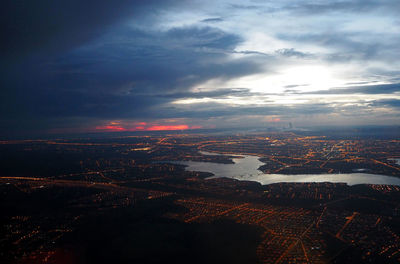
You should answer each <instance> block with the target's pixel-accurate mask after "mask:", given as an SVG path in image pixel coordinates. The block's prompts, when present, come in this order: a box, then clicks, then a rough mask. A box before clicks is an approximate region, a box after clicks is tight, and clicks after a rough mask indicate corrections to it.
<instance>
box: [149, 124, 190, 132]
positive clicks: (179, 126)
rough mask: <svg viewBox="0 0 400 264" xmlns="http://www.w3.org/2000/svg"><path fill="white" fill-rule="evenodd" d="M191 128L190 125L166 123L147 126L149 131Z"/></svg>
mask: <svg viewBox="0 0 400 264" xmlns="http://www.w3.org/2000/svg"><path fill="white" fill-rule="evenodd" d="M186 129H189V126H188V125H165V126H157V125H155V126H151V127H148V128H146V130H147V131H159V130H186Z"/></svg>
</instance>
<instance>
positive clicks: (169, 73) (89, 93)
mask: <svg viewBox="0 0 400 264" xmlns="http://www.w3.org/2000/svg"><path fill="white" fill-rule="evenodd" d="M240 42H241V39H240V38H239V37H238V36H236V35H233V34H228V33H226V32H224V31H222V30H219V29H216V28H212V27H181V28H173V29H170V30H168V31H166V32H158V31H154V32H153V31H144V30H139V29H135V28H132V27H127V26H120V27H118V29H117V30H110V31H108V32H107V33H105V34H103V36H101V37H99V38H97V39H96V40H95V41H91V42H89V43H88V44H85V45H81V46H80V47H79V48H75V49H73V50H71V51H64V52H61V53H60V54H59V55H57V56H53V58H51V59H49V58H46V59H36V60H32V61H27V63H26V64H24V65H23V66H19V67H17V68H16V69H15V70H14V71H12V72H11V74H12V75H13V76H12V77H10V78H9V79H7V81H8V83H9V84H10V85H11V86H10V87H11V89H10V90H9V92H8V96H5V97H4V98H3V101H4V104H2V107H3V108H4V109H5V110H6V111H5V112H3V113H7V116H6V118H7V119H8V120H12V119H13V118H17V119H19V120H32V119H35V118H37V119H41V120H42V121H43V119H48V120H52V119H53V118H73V117H80V118H88V117H90V118H97V119H99V118H155V117H158V116H164V117H174V116H173V114H174V112H168V111H164V110H163V105H166V104H168V103H169V102H171V101H173V100H176V99H179V98H189V97H195V98H204V97H223V96H230V95H236V96H238V95H244V94H247V93H248V90H247V89H221V90H219V91H209V92H198V93H192V92H188V89H189V88H190V87H192V86H193V85H195V84H200V83H202V82H204V81H206V80H208V79H211V78H219V79H229V78H232V77H237V76H242V75H246V74H252V73H255V72H259V71H260V68H259V65H257V64H256V63H254V62H252V61H251V60H249V59H245V58H244V59H238V60H235V61H226V58H227V54H229V53H230V52H232V50H233V49H234V48H235V46H236V45H237V44H238V43H240ZM16 79H18V81H16ZM3 93H4V91H3ZM42 123H43V122H42Z"/></svg>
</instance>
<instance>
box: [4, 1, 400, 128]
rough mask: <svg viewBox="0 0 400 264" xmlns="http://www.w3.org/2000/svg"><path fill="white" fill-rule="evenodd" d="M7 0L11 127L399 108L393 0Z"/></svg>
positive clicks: (357, 116)
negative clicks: (116, 0) (299, 0)
mask: <svg viewBox="0 0 400 264" xmlns="http://www.w3.org/2000/svg"><path fill="white" fill-rule="evenodd" d="M3 7H4V8H2V10H1V14H0V15H1V16H0V17H1V22H2V23H1V28H0V34H1V37H2V39H6V40H7V41H4V42H2V44H1V55H2V58H4V59H3V60H2V62H1V63H0V65H1V66H2V69H4V70H3V71H2V72H1V73H0V74H1V75H0V82H1V83H0V84H1V87H2V88H1V89H2V90H1V92H2V96H1V99H0V103H1V106H0V110H1V121H2V122H1V130H2V131H3V134H4V135H12V134H14V133H26V134H29V133H34V132H48V131H82V132H83V131H93V130H95V129H96V127H97V128H107V127H109V128H112V129H114V130H115V131H118V130H121V131H122V130H135V128H136V127H143V126H140V125H138V126H136V125H135V124H137V123H140V122H145V123H146V124H147V123H148V124H152V125H149V126H145V127H143V129H142V130H148V128H151V127H152V126H153V127H159V128H165V129H166V130H169V129H170V128H174V127H175V128H183V127H185V128H189V129H190V128H199V127H205V128H207V127H208V128H211V127H221V128H222V127H246V126H257V125H261V126H270V125H282V126H283V125H285V124H287V123H288V122H292V123H294V124H295V125H296V124H297V125H299V126H302V125H309V126H311V125H317V124H321V123H324V122H325V123H326V124H335V125H351V124H357V125H368V124H399V121H400V118H399V117H400V112H399V111H400V109H399V104H398V102H399V100H400V85H399V83H400V61H399V60H398V59H399V54H400V48H399V47H400V39H399V37H398V36H399V33H400V20H399V19H398V16H397V14H398V12H399V11H400V5H399V3H398V1H396V0H385V1H379V3H378V2H376V1H346V0H341V1H311V0H310V1H302V2H301V3H298V2H296V3H294V2H293V1H268V2H259V1H248V2H247V3H246V2H243V1H218V2H217V3H215V2H214V1H172V0H169V1H162V2H160V1H118V3H110V2H109V1H85V3H82V1H56V2H54V1H41V2H40V3H36V2H35V1H33V2H32V1H18V2H15V1H8V0H7V1H6V2H5V3H4V4H3ZM273 120H275V121H273ZM276 120H279V122H276ZM272 121H273V122H272ZM112 123H115V124H118V125H112ZM276 123H278V124H276ZM100 130H101V129H100ZM137 130H141V129H137Z"/></svg>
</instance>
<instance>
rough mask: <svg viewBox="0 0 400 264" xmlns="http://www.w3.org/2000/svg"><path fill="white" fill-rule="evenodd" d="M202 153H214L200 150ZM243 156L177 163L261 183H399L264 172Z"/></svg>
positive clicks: (347, 175)
mask: <svg viewBox="0 0 400 264" xmlns="http://www.w3.org/2000/svg"><path fill="white" fill-rule="evenodd" d="M202 154H204V155H216V154H215V153H210V152H202ZM241 157H243V158H234V159H233V162H235V164H220V163H212V162H198V161H179V162H176V163H178V164H182V165H186V166H187V167H186V170H188V171H203V172H211V173H213V174H214V175H215V176H213V178H219V177H227V178H234V179H238V180H248V181H257V182H260V183H261V184H271V183H277V182H345V183H347V184H348V185H354V184H390V185H399V186H400V178H396V177H390V176H384V175H378V174H368V173H342V174H297V175H286V174H264V173H263V172H261V171H259V170H258V168H259V167H260V166H261V165H263V164H264V163H262V162H261V161H259V160H258V159H259V157H257V156H249V155H241Z"/></svg>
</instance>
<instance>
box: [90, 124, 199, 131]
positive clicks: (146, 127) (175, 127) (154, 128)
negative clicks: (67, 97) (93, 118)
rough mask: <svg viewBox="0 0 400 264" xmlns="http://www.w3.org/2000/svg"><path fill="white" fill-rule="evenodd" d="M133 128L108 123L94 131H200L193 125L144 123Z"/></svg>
mask: <svg viewBox="0 0 400 264" xmlns="http://www.w3.org/2000/svg"><path fill="white" fill-rule="evenodd" d="M135 125H136V126H134V127H129V126H128V127H127V126H123V125H122V124H121V123H116V122H110V123H109V125H104V126H96V128H95V130H97V131H102V132H121V131H172V130H188V129H200V128H203V127H202V126H198V125H194V126H189V125H186V124H179V125H159V124H148V123H146V122H139V123H135Z"/></svg>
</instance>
